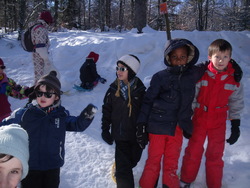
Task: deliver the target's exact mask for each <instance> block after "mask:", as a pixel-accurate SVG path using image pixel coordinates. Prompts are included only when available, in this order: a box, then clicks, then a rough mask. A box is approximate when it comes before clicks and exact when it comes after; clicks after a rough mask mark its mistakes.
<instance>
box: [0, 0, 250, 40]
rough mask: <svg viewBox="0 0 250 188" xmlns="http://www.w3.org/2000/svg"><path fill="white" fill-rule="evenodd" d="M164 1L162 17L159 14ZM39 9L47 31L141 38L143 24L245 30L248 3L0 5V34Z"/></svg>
mask: <svg viewBox="0 0 250 188" xmlns="http://www.w3.org/2000/svg"><path fill="white" fill-rule="evenodd" d="M164 2H166V3H167V10H168V12H167V14H161V13H160V9H159V5H160V4H162V3H164ZM42 10H49V11H51V13H52V15H53V18H54V23H53V25H52V27H51V30H52V31H60V30H62V29H63V28H67V29H79V30H90V29H91V30H95V31H99V32H102V31H110V30H118V31H120V32H121V31H123V30H130V29H132V28H137V29H138V33H141V32H143V27H145V26H146V25H148V26H150V27H151V28H153V29H155V30H167V29H168V30H186V31H193V30H198V31H222V30H230V31H243V30H249V29H250V0H174V1H173V0H0V27H2V28H3V30H2V31H4V33H10V32H12V31H20V32H21V31H23V30H24V29H25V28H27V25H28V23H29V22H31V21H34V20H36V19H37V18H38V15H39V12H41V11H42ZM166 16H167V17H166ZM168 23H170V24H169V25H168ZM167 26H169V28H168V27H167ZM0 35H2V36H3V33H2V34H1V33H0Z"/></svg>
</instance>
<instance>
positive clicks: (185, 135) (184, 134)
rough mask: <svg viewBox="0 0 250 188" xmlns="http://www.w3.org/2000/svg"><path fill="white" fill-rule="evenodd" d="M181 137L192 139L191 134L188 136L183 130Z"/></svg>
mask: <svg viewBox="0 0 250 188" xmlns="http://www.w3.org/2000/svg"><path fill="white" fill-rule="evenodd" d="M183 136H184V137H185V138H186V139H189V138H191V137H192V135H191V134H189V133H188V132H186V131H184V130H183Z"/></svg>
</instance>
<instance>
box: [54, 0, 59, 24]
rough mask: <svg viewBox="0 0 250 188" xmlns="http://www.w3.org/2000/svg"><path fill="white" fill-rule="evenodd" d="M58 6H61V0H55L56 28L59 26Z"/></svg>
mask: <svg viewBox="0 0 250 188" xmlns="http://www.w3.org/2000/svg"><path fill="white" fill-rule="evenodd" d="M58 6H59V0H55V14H54V26H55V28H58V23H57V21H58Z"/></svg>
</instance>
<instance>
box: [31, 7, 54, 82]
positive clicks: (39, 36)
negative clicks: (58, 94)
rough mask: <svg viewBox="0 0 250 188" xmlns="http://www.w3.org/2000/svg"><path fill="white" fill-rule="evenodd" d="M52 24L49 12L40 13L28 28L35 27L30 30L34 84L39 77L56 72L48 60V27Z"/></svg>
mask: <svg viewBox="0 0 250 188" xmlns="http://www.w3.org/2000/svg"><path fill="white" fill-rule="evenodd" d="M52 23H53V17H52V15H51V13H50V12H49V11H42V12H41V13H40V15H39V17H38V20H37V22H36V23H30V24H29V26H30V27H31V26H33V25H35V26H34V27H33V28H32V30H31V39H32V42H33V44H34V45H35V49H34V51H33V52H32V58H33V64H34V75H35V84H36V82H37V81H38V80H39V79H40V77H41V76H43V75H45V74H48V73H49V72H50V71H51V70H56V69H55V66H54V65H53V62H52V61H51V60H50V58H49V46H50V41H49V35H48V33H49V31H48V30H49V26H50V25H51V24H52Z"/></svg>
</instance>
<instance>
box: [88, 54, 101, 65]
mask: <svg viewBox="0 0 250 188" xmlns="http://www.w3.org/2000/svg"><path fill="white" fill-rule="evenodd" d="M87 59H93V61H94V62H95V63H96V62H97V61H98V59H99V54H97V53H95V52H90V53H89V55H88V56H87Z"/></svg>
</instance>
